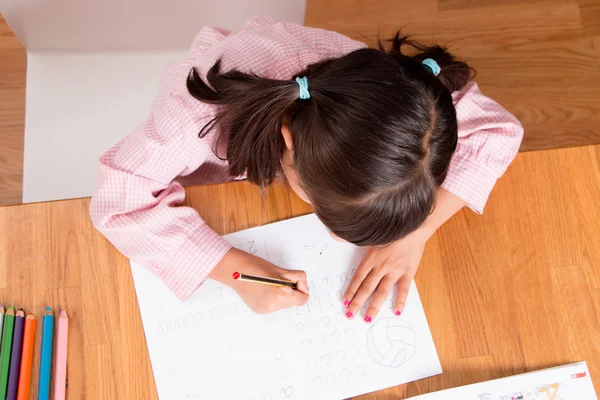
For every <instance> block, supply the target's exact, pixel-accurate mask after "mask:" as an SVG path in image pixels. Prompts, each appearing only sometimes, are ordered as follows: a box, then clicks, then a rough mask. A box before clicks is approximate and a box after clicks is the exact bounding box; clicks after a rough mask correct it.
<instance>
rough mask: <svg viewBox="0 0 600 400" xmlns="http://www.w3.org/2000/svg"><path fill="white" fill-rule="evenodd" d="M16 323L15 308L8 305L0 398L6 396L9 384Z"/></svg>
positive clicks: (0, 353)
mask: <svg viewBox="0 0 600 400" xmlns="http://www.w3.org/2000/svg"><path fill="white" fill-rule="evenodd" d="M14 325H15V309H14V308H12V307H8V309H7V310H6V314H4V326H3V327H2V345H0V399H4V398H6V386H7V385H8V368H9V367H10V349H11V345H12V336H13V326H14Z"/></svg>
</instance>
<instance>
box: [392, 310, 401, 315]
mask: <svg viewBox="0 0 600 400" xmlns="http://www.w3.org/2000/svg"><path fill="white" fill-rule="evenodd" d="M394 314H396V315H397V316H400V314H402V311H400V310H398V311H396V312H395V313H394Z"/></svg>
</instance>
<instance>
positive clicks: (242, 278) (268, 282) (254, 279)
mask: <svg viewBox="0 0 600 400" xmlns="http://www.w3.org/2000/svg"><path fill="white" fill-rule="evenodd" d="M233 279H235V280H239V281H246V282H256V283H262V284H264V285H271V286H278V287H282V286H287V287H291V288H292V289H296V283H295V282H292V281H286V280H284V279H275V278H263V277H261V276H252V275H244V274H240V273H239V272H234V273H233Z"/></svg>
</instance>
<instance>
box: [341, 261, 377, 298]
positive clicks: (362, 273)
mask: <svg viewBox="0 0 600 400" xmlns="http://www.w3.org/2000/svg"><path fill="white" fill-rule="evenodd" d="M370 263H371V260H370V257H369V256H368V255H367V256H366V257H365V258H363V260H362V261H361V263H360V265H359V266H358V268H356V272H354V275H353V276H352V280H351V281H350V284H349V285H348V288H347V289H346V292H345V293H344V296H343V303H344V306H345V307H348V305H350V302H351V301H352V299H353V298H354V296H355V295H356V292H357V291H358V288H360V286H361V285H362V283H363V281H364V280H365V278H366V277H367V275H368V274H369V272H370V271H371V267H370V265H371V264H370Z"/></svg>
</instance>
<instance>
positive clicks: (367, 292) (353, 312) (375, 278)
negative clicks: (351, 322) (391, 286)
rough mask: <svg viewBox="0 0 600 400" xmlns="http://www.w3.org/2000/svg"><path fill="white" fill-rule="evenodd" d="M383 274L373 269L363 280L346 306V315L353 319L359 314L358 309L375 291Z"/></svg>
mask: <svg viewBox="0 0 600 400" xmlns="http://www.w3.org/2000/svg"><path fill="white" fill-rule="evenodd" d="M382 278H383V276H382V275H381V274H380V273H379V272H377V270H374V269H372V270H371V271H370V272H369V274H368V275H367V277H366V278H365V280H364V281H362V283H361V285H360V287H359V288H358V290H357V291H356V294H355V295H354V296H353V297H352V300H351V301H350V304H349V305H348V307H347V308H346V317H347V318H348V319H352V318H354V317H355V316H357V315H358V311H359V310H360V308H361V307H362V305H363V304H364V303H365V302H366V301H367V299H368V298H369V296H371V294H372V293H373V292H374V291H375V289H376V288H377V286H378V285H379V283H380V282H381V279H382Z"/></svg>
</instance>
